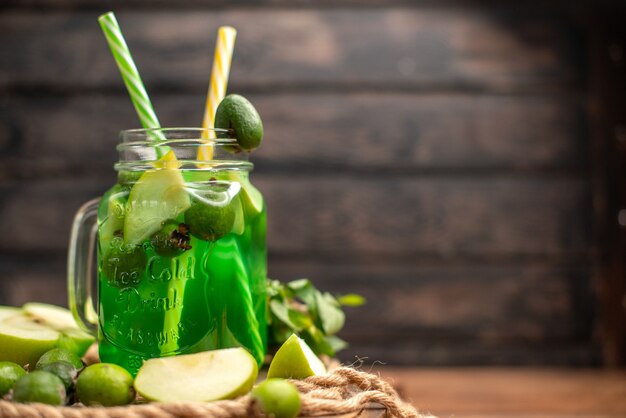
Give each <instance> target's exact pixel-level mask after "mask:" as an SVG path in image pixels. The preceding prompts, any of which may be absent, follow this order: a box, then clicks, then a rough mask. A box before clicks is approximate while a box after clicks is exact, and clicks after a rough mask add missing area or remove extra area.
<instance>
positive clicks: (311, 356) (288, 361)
mask: <svg viewBox="0 0 626 418" xmlns="http://www.w3.org/2000/svg"><path fill="white" fill-rule="evenodd" d="M324 373H326V367H325V366H324V363H322V361H321V360H320V359H319V358H318V357H317V356H316V355H315V353H314V352H313V350H311V348H310V347H309V346H308V345H307V343H305V342H304V340H302V339H301V338H298V336H297V335H296V334H291V337H289V338H287V341H285V342H284V343H283V345H281V346H280V348H279V349H278V351H277V352H276V354H275V355H274V358H273V359H272V362H271V363H270V368H269V370H268V372H267V378H268V379H270V378H272V377H282V378H284V379H304V378H305V377H309V376H317V375H320V374H324Z"/></svg>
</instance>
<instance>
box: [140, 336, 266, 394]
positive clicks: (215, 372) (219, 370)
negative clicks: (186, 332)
mask: <svg viewBox="0 0 626 418" xmlns="http://www.w3.org/2000/svg"><path fill="white" fill-rule="evenodd" d="M257 374H258V368H257V364H256V360H255V359H254V358H253V357H252V355H250V353H248V351H246V350H245V349H243V348H240V347H238V348H226V349H221V350H213V351H204V352H200V353H196V354H187V355H182V356H174V357H163V358H154V359H150V360H148V361H146V362H145V363H144V364H143V366H141V368H140V369H139V373H138V374H137V378H136V379H135V389H136V390H137V392H138V393H139V394H140V395H141V396H143V397H144V398H146V399H148V400H151V401H161V402H168V401H198V402H210V401H215V400H219V399H234V398H236V397H238V396H241V395H244V394H246V393H248V391H250V389H251V388H252V385H253V384H254V381H255V380H256V378H257Z"/></svg>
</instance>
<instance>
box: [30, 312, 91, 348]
mask: <svg viewBox="0 0 626 418" xmlns="http://www.w3.org/2000/svg"><path fill="white" fill-rule="evenodd" d="M22 309H23V310H24V313H25V314H26V315H27V316H29V317H30V318H31V319H32V320H34V321H36V322H37V323H39V324H41V325H44V326H47V327H48V328H52V329H53V330H55V331H57V332H58V333H59V340H58V341H57V345H56V346H57V347H58V348H65V349H66V350H69V351H71V352H72V353H74V354H76V355H77V356H79V357H82V356H83V355H85V353H86V352H87V350H88V349H89V347H90V346H91V344H93V342H94V340H95V338H94V337H93V336H92V335H91V334H87V333H86V332H85V331H83V330H82V329H80V328H79V326H78V324H77V323H76V321H75V320H74V316H73V315H72V313H71V312H70V311H69V310H67V309H65V308H62V307H60V306H55V305H49V304H47V303H38V302H31V303H27V304H25V305H24V306H22Z"/></svg>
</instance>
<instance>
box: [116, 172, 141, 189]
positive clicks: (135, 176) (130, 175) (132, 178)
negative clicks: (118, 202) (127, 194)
mask: <svg viewBox="0 0 626 418" xmlns="http://www.w3.org/2000/svg"><path fill="white" fill-rule="evenodd" d="M142 174H143V171H131V170H120V171H118V173H117V182H118V183H119V184H120V185H122V186H125V187H127V186H128V185H131V186H132V185H133V184H134V183H136V182H137V180H139V178H140V177H141V175H142Z"/></svg>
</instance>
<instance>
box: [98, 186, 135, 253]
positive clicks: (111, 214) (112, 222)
mask: <svg viewBox="0 0 626 418" xmlns="http://www.w3.org/2000/svg"><path fill="white" fill-rule="evenodd" d="M102 198H103V199H105V201H106V214H103V217H102V219H103V221H102V224H101V225H100V227H99V229H98V236H99V237H100V243H101V246H102V247H101V248H102V249H103V250H105V249H107V248H108V244H109V243H110V242H111V240H112V239H113V237H114V236H115V234H116V233H117V232H118V231H123V230H124V213H125V211H126V201H127V199H128V187H127V186H126V187H125V186H122V185H121V184H116V185H115V186H113V188H112V189H111V190H110V191H109V192H107V193H106V194H105V195H104V196H103V197H102ZM102 209H104V207H103V208H102ZM102 209H101V210H102Z"/></svg>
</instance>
